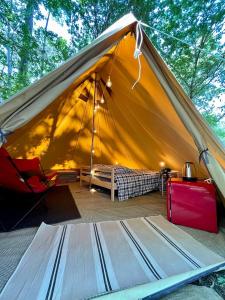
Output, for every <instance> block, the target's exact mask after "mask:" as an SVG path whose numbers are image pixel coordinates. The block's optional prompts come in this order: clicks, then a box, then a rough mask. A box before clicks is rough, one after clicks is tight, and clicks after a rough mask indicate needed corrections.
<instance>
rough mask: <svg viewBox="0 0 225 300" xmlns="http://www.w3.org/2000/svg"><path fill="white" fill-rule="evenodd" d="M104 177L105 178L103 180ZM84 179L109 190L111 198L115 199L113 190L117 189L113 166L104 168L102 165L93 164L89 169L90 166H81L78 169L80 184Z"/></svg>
mask: <svg viewBox="0 0 225 300" xmlns="http://www.w3.org/2000/svg"><path fill="white" fill-rule="evenodd" d="M104 179H105V180H104ZM83 181H85V182H87V183H89V184H90V185H91V184H95V185H98V186H101V187H104V188H106V189H109V190H111V200H112V201H114V200H115V191H116V190H117V185H116V183H115V170H114V168H113V167H112V168H108V167H107V168H106V167H104V166H95V167H94V168H93V170H92V172H91V171H90V167H89V166H88V167H82V168H81V169H80V185H82V182H83Z"/></svg>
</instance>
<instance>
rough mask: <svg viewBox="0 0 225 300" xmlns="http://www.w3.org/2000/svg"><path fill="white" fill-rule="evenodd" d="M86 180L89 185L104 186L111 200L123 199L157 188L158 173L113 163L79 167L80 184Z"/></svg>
mask: <svg viewBox="0 0 225 300" xmlns="http://www.w3.org/2000/svg"><path fill="white" fill-rule="evenodd" d="M83 182H86V183H88V184H90V185H97V186H100V187H104V188H106V189H109V190H110V191H111V200H112V201H114V200H115V192H116V191H117V192H118V200H119V201H123V200H127V199H129V198H131V197H136V196H141V195H143V194H146V193H148V192H151V191H155V190H158V189H159V182H160V173H159V172H156V171H150V170H139V169H129V168H126V167H123V166H117V165H116V166H114V165H99V164H98V165H93V168H92V170H91V169H90V166H85V167H82V168H81V169H80V184H81V185H82V183H83Z"/></svg>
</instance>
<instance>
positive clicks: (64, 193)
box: [0, 185, 81, 231]
mask: <svg viewBox="0 0 225 300" xmlns="http://www.w3.org/2000/svg"><path fill="white" fill-rule="evenodd" d="M36 201H37V199H30V198H26V196H24V195H23V196H21V195H18V194H15V193H14V194H13V193H8V192H5V191H1V192H0V221H1V223H2V224H0V225H3V226H0V230H1V231H3V230H4V228H5V229H6V230H9V229H10V228H11V227H12V226H13V225H14V224H15V223H16V222H17V221H18V220H19V219H20V218H21V217H22V216H23V215H24V213H26V211H28V210H29V208H31V207H32V206H33V205H34V204H35V202H36ZM80 217H81V215H80V213H79V211H78V208H77V206H76V203H75V201H74V198H73V196H72V194H71V192H70V190H69V187H68V186H67V185H64V186H56V187H53V188H52V189H51V190H50V191H49V192H48V193H47V194H46V195H45V199H44V200H43V201H41V203H40V204H39V205H38V206H37V207H36V208H35V210H34V211H32V212H31V213H30V214H29V215H28V216H27V217H26V218H25V219H24V220H23V221H22V222H21V223H20V224H19V225H18V226H17V227H16V229H19V228H27V227H36V226H40V224H41V223H42V222H45V223H47V224H53V223H58V222H63V221H67V220H72V219H78V218H80Z"/></svg>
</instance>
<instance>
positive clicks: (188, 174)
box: [182, 161, 197, 181]
mask: <svg viewBox="0 0 225 300" xmlns="http://www.w3.org/2000/svg"><path fill="white" fill-rule="evenodd" d="M182 175H183V180H185V181H196V180H197V175H196V168H195V165H194V163H193V162H191V161H186V162H185V164H184V166H183V169H182Z"/></svg>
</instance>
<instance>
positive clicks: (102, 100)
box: [100, 94, 105, 104]
mask: <svg viewBox="0 0 225 300" xmlns="http://www.w3.org/2000/svg"><path fill="white" fill-rule="evenodd" d="M100 103H101V104H104V103H105V99H104V96H103V94H102V97H101V100H100Z"/></svg>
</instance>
